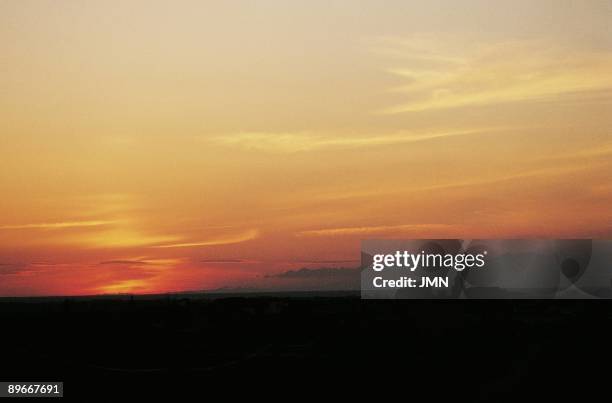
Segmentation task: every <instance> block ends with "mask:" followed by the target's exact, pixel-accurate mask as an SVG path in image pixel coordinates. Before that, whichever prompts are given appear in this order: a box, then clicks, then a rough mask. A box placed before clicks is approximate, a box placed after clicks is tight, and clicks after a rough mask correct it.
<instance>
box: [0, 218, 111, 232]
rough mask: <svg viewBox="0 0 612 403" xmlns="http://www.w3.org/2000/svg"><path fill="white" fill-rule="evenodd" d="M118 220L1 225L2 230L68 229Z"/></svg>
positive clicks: (97, 225)
mask: <svg viewBox="0 0 612 403" xmlns="http://www.w3.org/2000/svg"><path fill="white" fill-rule="evenodd" d="M114 223H116V221H101V220H98V221H65V222H53V223H34V224H16V225H1V226H0V230H15V229H42V230H52V229H67V228H82V227H100V226H104V225H111V224H114Z"/></svg>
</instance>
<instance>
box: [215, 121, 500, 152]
mask: <svg viewBox="0 0 612 403" xmlns="http://www.w3.org/2000/svg"><path fill="white" fill-rule="evenodd" d="M500 130H508V128H498V127H490V128H481V129H474V130H455V131H439V132H400V133H395V134H375V135H368V136H349V135H345V136H338V135H328V134H316V133H265V132H243V133H236V134H228V135H224V136H217V137H212V138H207V141H210V142H212V143H215V144H218V145H223V146H229V147H239V148H243V149H246V150H255V151H266V152H271V153H293V152H305V151H315V150H322V149H347V148H361V147H366V148H369V147H376V146H386V145H399V144H408V143H415V142H422V141H429V140H435V139H441V138H446V137H458V136H470V135H475V134H485V133H487V132H492V131H500Z"/></svg>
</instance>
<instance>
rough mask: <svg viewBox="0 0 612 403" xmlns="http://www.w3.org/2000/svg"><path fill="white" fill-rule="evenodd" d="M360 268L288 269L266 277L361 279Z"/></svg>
mask: <svg viewBox="0 0 612 403" xmlns="http://www.w3.org/2000/svg"><path fill="white" fill-rule="evenodd" d="M359 276H360V270H359V268H344V267H342V268H333V267H321V268H317V269H309V268H306V267H304V268H301V269H298V270H288V271H284V272H282V273H276V274H269V275H267V276H266V278H285V279H313V278H315V279H322V278H329V277H348V278H357V279H359Z"/></svg>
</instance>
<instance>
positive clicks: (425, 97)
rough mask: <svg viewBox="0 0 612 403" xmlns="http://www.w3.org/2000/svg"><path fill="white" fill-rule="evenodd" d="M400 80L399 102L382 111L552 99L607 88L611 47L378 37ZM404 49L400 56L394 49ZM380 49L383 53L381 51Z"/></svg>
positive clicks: (611, 70) (611, 79) (611, 72)
mask: <svg viewBox="0 0 612 403" xmlns="http://www.w3.org/2000/svg"><path fill="white" fill-rule="evenodd" d="M382 43H384V46H385V47H386V48H387V49H394V51H393V52H392V53H389V54H390V55H391V56H392V57H393V63H395V64H397V66H396V67H390V68H388V69H387V72H389V73H390V74H392V75H395V76H397V77H399V78H400V79H401V80H402V81H403V84H401V85H399V86H397V87H395V88H393V92H396V93H400V94H403V95H404V96H405V97H406V98H407V100H406V102H404V103H401V104H399V105H395V106H392V107H389V108H387V109H385V110H384V111H382V112H383V113H387V114H395V113H404V112H420V111H427V110H436V109H447V108H458V107H466V106H482V105H493V104H498V103H507V102H521V101H533V100H553V99H556V98H558V97H560V96H563V95H570V94H583V95H584V94H587V93H593V94H595V93H599V92H602V91H609V90H610V89H612V53H611V52H606V51H599V50H589V49H571V48H567V47H564V46H560V45H556V44H551V43H547V42H545V41H516V42H503V43H490V44H479V43H476V44H467V43H459V42H458V41H457V40H446V39H443V38H434V37H430V38H428V39H424V38H414V43H411V39H397V38H391V39H387V40H386V41H382ZM402 53H404V54H405V57H404V58H400V57H399V55H401V54H402ZM383 54H384V53H383Z"/></svg>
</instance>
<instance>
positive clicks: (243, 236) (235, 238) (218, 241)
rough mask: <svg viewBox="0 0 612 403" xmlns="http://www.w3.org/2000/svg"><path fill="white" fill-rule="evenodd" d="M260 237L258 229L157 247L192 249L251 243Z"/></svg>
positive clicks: (158, 246)
mask: <svg viewBox="0 0 612 403" xmlns="http://www.w3.org/2000/svg"><path fill="white" fill-rule="evenodd" d="M258 236H259V231H258V230H257V229H250V230H248V231H245V232H242V233H239V234H232V235H225V236H220V237H216V238H211V239H206V240H202V241H194V242H183V243H172V244H165V245H157V246H155V247H156V248H191V247H198V246H216V245H229V244H235V243H241V242H246V241H250V240H252V239H255V238H257V237H258Z"/></svg>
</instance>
